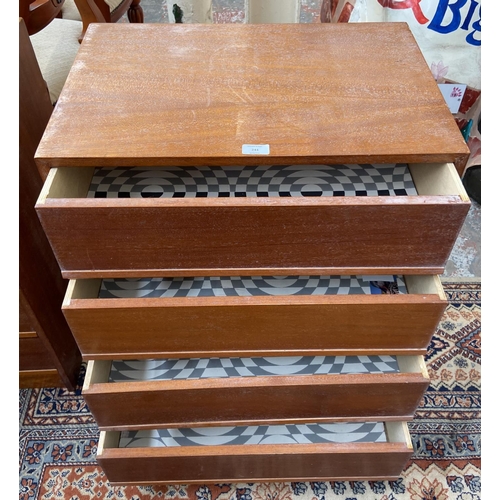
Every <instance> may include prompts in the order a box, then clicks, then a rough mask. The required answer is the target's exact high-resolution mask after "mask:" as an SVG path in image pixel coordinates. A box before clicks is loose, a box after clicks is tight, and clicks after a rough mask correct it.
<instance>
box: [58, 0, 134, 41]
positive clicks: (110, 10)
mask: <svg viewBox="0 0 500 500" xmlns="http://www.w3.org/2000/svg"><path fill="white" fill-rule="evenodd" d="M54 1H56V0H54ZM140 4H141V0H65V5H64V8H63V11H62V16H63V18H64V19H70V20H74V21H81V22H82V23H83V28H82V32H81V35H80V41H81V40H82V39H83V37H84V35H85V33H86V31H87V28H88V26H89V24H90V23H116V22H118V21H119V20H120V19H121V18H122V17H123V16H124V15H125V13H126V14H127V18H128V20H129V22H131V23H143V22H144V12H143V10H142V7H141V5H140Z"/></svg>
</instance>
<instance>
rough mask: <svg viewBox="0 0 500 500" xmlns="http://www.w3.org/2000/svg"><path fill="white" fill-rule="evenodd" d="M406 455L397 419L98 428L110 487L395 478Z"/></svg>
mask: <svg viewBox="0 0 500 500" xmlns="http://www.w3.org/2000/svg"><path fill="white" fill-rule="evenodd" d="M412 453H413V448H412V444H411V438H410V434H409V432H408V428H407V425H406V424H405V423H403V422H386V423H381V422H378V423H373V424H367V423H359V424H353V423H351V424H329V425H325V424H313V425H286V426H260V427H259V426H258V427H247V428H238V427H235V428H206V429H199V428H198V429H172V430H170V431H169V430H164V431H140V432H137V433H135V432H133V433H130V432H127V433H120V432H117V431H115V432H101V436H100V440H99V445H98V451H97V461H98V463H99V465H101V467H102V468H103V470H104V472H105V473H106V476H107V479H108V480H109V481H110V483H111V484H136V485H137V484H155V483H172V484H185V483H200V482H204V483H211V482H215V483H232V482H260V481H300V480H304V481H309V480H336V479H340V480H362V479H370V480H384V479H388V480H390V479H397V478H398V477H399V475H400V473H401V471H402V470H403V469H404V467H405V465H406V463H407V462H408V460H409V459H410V457H411V455H412Z"/></svg>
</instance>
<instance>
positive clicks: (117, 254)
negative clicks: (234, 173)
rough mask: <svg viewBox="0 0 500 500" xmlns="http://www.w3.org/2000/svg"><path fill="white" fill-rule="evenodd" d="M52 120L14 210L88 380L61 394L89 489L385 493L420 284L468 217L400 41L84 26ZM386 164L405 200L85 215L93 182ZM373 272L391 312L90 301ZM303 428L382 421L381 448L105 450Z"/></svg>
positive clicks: (171, 204)
mask: <svg viewBox="0 0 500 500" xmlns="http://www.w3.org/2000/svg"><path fill="white" fill-rule="evenodd" d="M118 51H119V52H120V54H121V57H120V58H117V57H115V56H116V53H117V52H118ZM207 53H209V54H212V57H206V54H207ZM62 103H63V104H62V105H61V106H58V107H56V109H55V111H54V113H53V116H52V119H51V121H50V123H49V125H48V127H47V130H46V133H45V135H44V137H43V138H42V141H41V143H40V146H39V148H38V150H37V153H36V160H37V165H38V167H39V169H40V172H41V174H42V175H43V176H44V178H45V179H46V182H45V185H44V188H43V190H42V192H41V193H40V197H39V199H38V201H37V205H36V209H37V211H38V215H39V217H40V220H41V221H42V225H43V227H44V229H45V231H46V234H47V235H48V238H49V240H50V242H51V245H52V248H53V249H54V252H55V255H56V257H57V259H58V262H59V265H60V267H61V270H62V273H63V275H64V276H65V277H66V278H71V281H70V284H69V286H68V289H67V293H66V296H65V299H64V304H63V311H64V314H65V317H66V319H67V320H68V323H69V325H70V327H71V328H72V331H73V333H74V335H75V338H76V339H77V342H78V343H79V345H80V347H81V349H82V353H83V357H84V359H85V360H88V361H89V366H88V370H87V374H86V380H85V384H84V388H83V391H82V393H83V394H84V396H85V397H86V399H87V401H88V403H89V406H90V408H91V409H92V411H93V413H94V416H95V418H96V421H97V423H98V425H100V426H101V427H102V429H103V432H102V433H101V439H100V444H99V448H98V454H97V460H98V462H99V463H100V464H101V465H102V467H103V469H104V471H105V473H106V475H107V478H108V480H109V481H110V482H111V483H116V484H124V483H130V484H149V483H157V482H159V483H181V484H184V483H196V482H217V483H225V482H237V481H285V480H316V479H321V480H328V479H329V480H333V479H344V480H351V479H352V480H354V479H366V478H370V479H373V480H380V479H389V478H391V479H395V478H397V477H398V476H399V474H400V472H401V470H402V469H403V467H404V465H405V463H406V461H407V460H408V459H409V457H410V456H411V454H412V451H413V450H412V446H411V439H410V436H409V433H408V428H407V426H406V421H407V420H409V419H411V417H412V415H413V413H414V411H415V409H416V407H417V405H418V402H419V399H420V398H421V396H422V394H423V392H424V390H425V388H426V387H427V385H428V383H429V378H428V374H427V372H426V368H425V363H424V361H423V357H422V354H423V353H425V350H426V348H427V345H428V343H429V340H430V337H431V335H432V333H433V332H434V329H435V327H436V325H437V323H438V321H439V319H440V316H441V314H442V312H443V310H444V307H445V306H446V298H445V296H444V292H443V290H442V287H441V284H440V281H439V278H438V277H437V276H435V275H436V274H440V273H442V272H443V270H444V266H445V264H446V260H447V258H448V256H449V254H450V252H451V250H452V247H453V244H454V241H455V238H456V236H457V234H458V232H459V230H460V227H461V225H462V223H463V221H464V219H465V216H466V213H467V210H468V208H469V206H470V202H469V199H468V197H467V194H466V193H465V190H464V189H463V186H462V185H461V183H460V178H459V176H458V173H457V169H458V170H459V171H460V170H461V168H463V165H464V164H465V161H466V159H467V155H468V149H467V147H466V145H465V142H464V141H463V138H462V136H461V134H460V132H459V130H458V129H457V127H456V125H455V122H454V120H453V117H452V115H451V114H450V113H449V110H448V108H447V106H446V104H445V102H444V100H443V98H442V95H441V93H440V91H439V89H438V87H437V85H436V83H435V81H434V79H433V78H432V75H431V74H430V71H429V70H428V68H427V65H426V63H425V60H424V59H423V57H422V54H421V52H420V51H419V49H418V46H417V45H416V43H415V40H414V38H413V36H412V35H411V32H410V31H409V29H408V27H407V26H406V25H404V24H399V23H390V24H389V25H377V24H364V23H359V24H355V25H348V24H343V25H338V24H280V25H259V24H244V25H236V24H228V25H190V26H189V27H183V26H182V25H179V24H175V25H174V24H172V25H147V24H145V25H137V24H136V25H130V24H129V25H125V24H115V25H109V24H108V25H106V24H95V25H92V26H90V27H89V29H88V30H87V34H86V37H85V39H84V40H83V43H82V45H81V48H80V51H79V54H78V56H77V59H76V63H75V65H74V67H73V69H72V71H71V72H70V75H69V77H68V80H67V85H66V87H65V89H64V90H63V94H62ZM89 124H91V126H89ZM244 144H259V145H262V144H264V145H268V146H269V149H270V152H269V154H263V155H247V154H243V150H242V146H243V145H244ZM399 162H402V163H405V164H410V166H409V171H410V176H411V178H412V180H413V183H414V184H415V190H416V194H415V195H411V196H383V195H380V196H373V195H370V196H368V195H367V196H362V195H359V196H351V197H348V196H345V197H344V196H309V197H308V196H295V197H294V196H290V197H280V196H269V197H251V196H248V197H236V196H235V197H226V198H222V197H220V198H219V197H214V198H210V197H206V198H202V197H192V198H189V197H186V198H182V197H148V198H141V197H132V196H131V197H130V198H127V197H118V196H117V197H116V198H106V197H95V198H92V197H88V193H89V186H90V184H91V179H92V177H93V175H94V173H95V172H96V171H97V170H98V168H99V167H110V170H111V172H112V173H111V175H114V174H115V172H116V169H117V168H118V167H120V168H122V167H123V168H124V170H127V167H141V168H151V169H152V170H154V169H155V167H161V166H168V165H171V166H180V167H181V168H182V167H196V166H209V167H210V168H207V170H209V171H210V172H212V173H213V168H215V167H217V166H219V165H245V166H248V167H246V169H247V170H248V168H249V167H250V166H254V165H258V166H260V165H285V166H286V165H308V168H309V167H310V169H312V170H314V166H315V165H331V164H336V165H339V164H351V163H384V164H390V165H391V168H392V169H393V170H394V169H395V168H396V165H394V164H395V163H399ZM345 168H346V169H347V170H349V169H351V170H353V169H354V168H355V166H353V165H348V166H346V167H345ZM113 169H115V170H113ZM148 175H150V176H151V177H152V178H154V173H148ZM114 194H116V193H114ZM125 194H130V193H125ZM373 273H376V274H391V275H392V274H399V273H406V275H405V278H404V279H405V282H406V287H407V289H408V294H405V295H376V296H375V295H352V296H349V295H348V296H341V295H334V296H327V295H321V294H311V295H307V296H305V295H302V296H286V297H279V296H265V297H258V296H248V295H247V296H242V297H230V296H227V295H226V296H214V297H196V298H194V297H189V296H186V297H174V298H167V297H165V298H144V299H143V298H141V297H135V298H122V297H113V298H101V296H100V295H99V293H100V289H101V285H102V283H103V281H104V278H150V277H159V278H172V277H182V278H186V279H187V277H193V276H198V277H225V276H243V277H246V276H256V275H257V276H259V275H262V276H276V275H284V276H292V277H297V276H299V275H300V276H303V275H306V276H312V277H318V276H322V275H325V274H327V275H330V274H335V275H346V274H347V275H351V274H361V275H365V274H373ZM387 354H393V355H397V356H398V358H397V359H398V361H399V368H400V372H399V373H373V372H368V373H357V374H348V375H347V374H342V375H338V376H337V375H334V374H330V375H323V374H321V375H320V374H314V375H311V376H309V375H303V376H300V377H299V376H297V377H295V376H294V374H292V375H287V376H278V375H276V376H274V375H273V376H269V377H267V376H261V375H259V376H255V377H247V378H245V377H239V376H233V377H223V376H222V377H221V378H208V379H202V378H194V379H181V380H178V379H175V380H174V379H170V380H142V381H136V380H126V381H121V382H119V383H118V382H116V383H115V382H112V381H110V376H109V375H110V371H111V368H110V367H112V366H113V365H112V364H111V362H112V361H116V360H117V361H119V362H122V361H123V362H124V364H127V363H126V362H127V361H128V360H133V359H138V360H150V359H153V360H158V359H164V358H165V357H170V358H174V360H177V359H182V360H186V361H187V362H189V361H192V360H193V359H196V358H197V357H200V356H201V357H206V358H209V357H210V358H215V357H226V358H228V357H231V358H237V359H238V358H241V357H245V356H255V357H259V356H260V357H265V356H276V357H278V356H281V357H285V356H306V355H318V356H327V355H341V356H346V355H357V356H359V355H387ZM316 421H319V422H322V423H324V422H338V421H344V422H349V423H353V422H356V423H359V422H360V421H361V422H364V421H369V422H373V421H376V422H380V421H383V422H384V428H385V433H386V437H387V441H386V442H370V443H367V442H351V443H347V444H346V443H342V444H340V443H325V442H323V443H315V444H309V443H308V444H304V443H302V442H295V443H294V444H272V445H271V444H269V445H268V444H262V445H226V444H223V445H217V446H201V445H200V446H196V445H195V446H165V447H159V448H158V447H156V448H155V447H148V446H146V445H145V444H143V445H142V446H139V447H138V448H123V447H120V446H119V443H120V432H121V431H123V430H137V429H152V428H156V429H167V428H171V427H174V428H176V429H177V430H178V429H179V428H182V427H185V426H193V427H200V426H215V425H216V426H227V425H241V424H243V423H245V424H249V425H258V424H263V425H268V424H272V423H287V424H290V425H291V426H293V425H294V424H304V423H311V422H316ZM212 430H213V429H212ZM214 433H215V434H216V432H214Z"/></svg>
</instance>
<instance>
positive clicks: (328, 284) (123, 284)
mask: <svg viewBox="0 0 500 500" xmlns="http://www.w3.org/2000/svg"><path fill="white" fill-rule="evenodd" d="M398 293H403V294H404V293H407V290H406V284H405V280H404V278H403V276H393V275H379V276H236V277H235V276H227V277H224V276H217V277H213V276H212V277H204V276H198V277H178V278H144V279H127V278H114V279H113V278H108V279H103V280H102V282H101V286H100V289H99V298H139V297H140V298H148V297H149V298H152V297H170V298H173V297H253V296H266V295H267V296H287V295H316V296H317V295H363V294H364V295H379V294H398Z"/></svg>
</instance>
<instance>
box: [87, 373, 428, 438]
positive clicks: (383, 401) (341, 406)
mask: <svg viewBox="0 0 500 500" xmlns="http://www.w3.org/2000/svg"><path fill="white" fill-rule="evenodd" d="M428 385H429V379H427V378H425V377H424V376H423V375H422V374H421V373H392V374H382V373H366V374H341V375H297V376H293V375H291V376H260V377H236V378H221V379H200V380H169V381H167V380H164V381H160V380H151V381H144V382H133V381H131V382H119V383H118V382H117V383H99V384H92V385H90V387H89V388H88V389H87V390H84V391H83V392H82V394H83V396H84V397H85V401H86V403H87V404H88V406H89V408H90V411H91V412H92V415H93V416H94V418H95V419H96V422H97V425H98V426H99V428H100V429H101V430H125V429H158V428H162V427H193V426H200V425H202V426H205V425H210V426H212V425H223V426H224V425H270V424H278V423H300V422H325V423H326V422H333V421H352V420H355V421H381V420H387V418H389V419H391V420H411V419H412V418H413V415H414V413H415V410H416V408H417V406H418V404H419V402H420V400H421V398H422V396H423V394H424V392H425V390H426V389H427V387H428ZM228 401H230V402H231V403H230V404H228ZM144 408H147V411H144Z"/></svg>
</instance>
